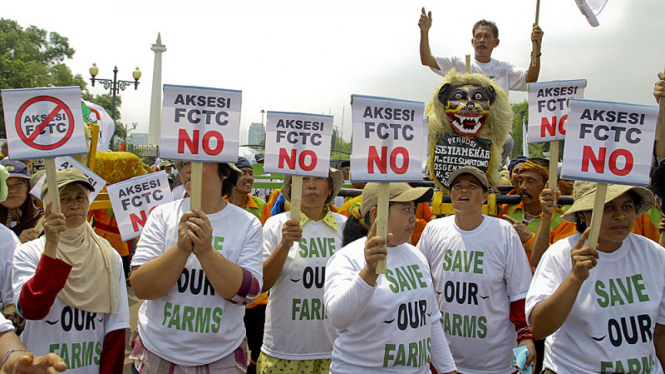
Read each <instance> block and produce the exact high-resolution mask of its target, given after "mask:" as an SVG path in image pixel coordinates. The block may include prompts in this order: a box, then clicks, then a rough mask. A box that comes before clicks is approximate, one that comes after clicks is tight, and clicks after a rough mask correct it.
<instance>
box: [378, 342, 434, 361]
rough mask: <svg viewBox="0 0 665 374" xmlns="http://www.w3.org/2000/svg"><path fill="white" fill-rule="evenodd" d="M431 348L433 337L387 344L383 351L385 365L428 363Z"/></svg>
mask: <svg viewBox="0 0 665 374" xmlns="http://www.w3.org/2000/svg"><path fill="white" fill-rule="evenodd" d="M431 348H432V340H431V338H427V339H423V340H421V341H417V342H411V343H408V344H386V346H385V349H384V352H383V367H384V368H386V367H393V366H410V367H422V366H425V365H428V364H429V361H430V356H429V355H430V350H431Z"/></svg>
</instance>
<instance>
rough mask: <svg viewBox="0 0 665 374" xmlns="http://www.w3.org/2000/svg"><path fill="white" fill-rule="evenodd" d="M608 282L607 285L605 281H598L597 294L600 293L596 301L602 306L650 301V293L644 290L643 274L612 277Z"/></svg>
mask: <svg viewBox="0 0 665 374" xmlns="http://www.w3.org/2000/svg"><path fill="white" fill-rule="evenodd" d="M607 283H608V285H605V283H603V281H600V280H597V281H596V295H598V298H597V299H596V301H597V302H598V305H600V307H601V308H607V307H608V306H611V307H613V306H615V305H626V304H632V303H634V302H635V301H639V302H645V301H649V295H647V294H646V293H645V292H644V291H645V290H646V287H645V286H644V280H643V278H642V275H641V274H635V275H633V276H628V277H626V278H625V279H622V278H615V279H612V278H610V279H609V280H608V281H607ZM608 292H609V294H608ZM636 297H637V299H636Z"/></svg>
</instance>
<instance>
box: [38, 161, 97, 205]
mask: <svg viewBox="0 0 665 374" xmlns="http://www.w3.org/2000/svg"><path fill="white" fill-rule="evenodd" d="M55 178H56V181H57V184H58V190H60V189H62V188H63V187H65V186H66V185H68V184H70V183H79V184H81V185H82V186H83V187H85V188H87V189H89V190H90V191H94V190H95V188H94V187H93V186H92V184H90V181H88V178H87V177H86V176H85V174H83V172H82V171H80V170H79V169H76V168H69V169H66V170H61V171H57V172H56V173H55ZM47 189H48V181H44V185H43V186H42V194H41V197H42V199H43V198H44V195H46V190H47Z"/></svg>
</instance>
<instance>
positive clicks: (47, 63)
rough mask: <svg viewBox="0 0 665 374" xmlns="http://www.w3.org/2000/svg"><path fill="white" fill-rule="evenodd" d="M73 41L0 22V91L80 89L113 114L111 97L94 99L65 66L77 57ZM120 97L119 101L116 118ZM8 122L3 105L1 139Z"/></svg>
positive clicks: (32, 27)
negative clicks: (40, 88) (49, 88)
mask: <svg viewBox="0 0 665 374" xmlns="http://www.w3.org/2000/svg"><path fill="white" fill-rule="evenodd" d="M74 52H75V51H74V49H73V48H71V47H70V46H69V40H68V39H67V38H66V37H64V36H62V35H60V34H58V33H57V32H50V33H48V32H47V31H46V30H44V29H40V28H38V27H36V26H28V27H26V28H25V29H23V28H22V27H21V26H20V25H19V24H18V23H17V22H16V21H13V20H9V19H4V18H0V89H5V88H32V87H47V86H49V85H52V86H56V87H65V86H79V87H81V98H82V99H83V100H87V101H92V102H94V103H96V104H99V105H101V106H103V107H104V109H106V111H107V112H109V114H110V113H111V107H112V105H111V101H112V96H111V95H110V94H104V95H97V96H93V95H92V94H90V92H89V91H88V89H87V83H86V81H85V79H84V78H83V77H82V76H81V75H80V74H76V75H74V74H72V71H71V70H70V69H69V67H68V66H67V65H65V64H64V63H63V62H64V61H65V60H66V59H71V58H72V57H73V56H74ZM121 102H122V101H121V99H120V97H119V96H118V97H116V117H115V118H120V114H119V111H118V109H119V108H120V104H121ZM5 137H6V134H5V118H4V112H3V110H2V102H1V101H0V138H5Z"/></svg>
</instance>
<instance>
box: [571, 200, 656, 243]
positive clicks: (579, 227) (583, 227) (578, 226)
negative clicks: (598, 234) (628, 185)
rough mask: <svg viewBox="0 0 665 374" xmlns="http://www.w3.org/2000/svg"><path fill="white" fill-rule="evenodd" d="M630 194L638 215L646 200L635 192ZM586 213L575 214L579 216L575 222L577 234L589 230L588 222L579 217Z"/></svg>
mask: <svg viewBox="0 0 665 374" xmlns="http://www.w3.org/2000/svg"><path fill="white" fill-rule="evenodd" d="M628 194H630V198H631V199H633V205H635V213H637V212H638V211H639V210H640V209H642V204H644V199H643V198H642V195H640V194H638V193H637V192H635V191H633V190H628ZM584 212H588V211H587V210H585V211H583V212H577V213H575V214H577V215H578V217H577V222H575V228H576V229H577V232H579V233H580V234H581V233H583V232H584V231H585V230H586V229H587V227H589V225H588V224H587V222H586V221H585V222H582V220H581V219H580V217H579V215H580V214H582V213H584Z"/></svg>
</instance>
